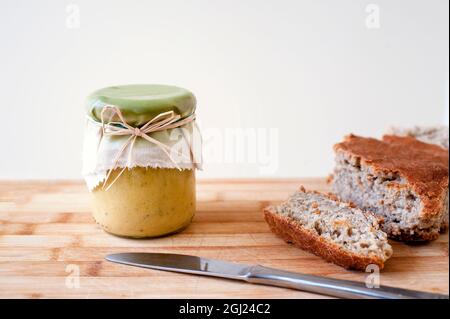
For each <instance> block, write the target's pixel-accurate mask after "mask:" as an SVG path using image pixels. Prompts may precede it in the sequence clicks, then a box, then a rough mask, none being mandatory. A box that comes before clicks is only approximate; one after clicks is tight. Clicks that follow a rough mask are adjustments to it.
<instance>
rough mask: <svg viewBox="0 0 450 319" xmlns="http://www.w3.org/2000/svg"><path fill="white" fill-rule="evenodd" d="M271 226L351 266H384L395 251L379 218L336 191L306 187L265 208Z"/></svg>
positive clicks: (306, 247)
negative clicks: (325, 191) (331, 193)
mask: <svg viewBox="0 0 450 319" xmlns="http://www.w3.org/2000/svg"><path fill="white" fill-rule="evenodd" d="M264 216H265V219H266V222H267V223H268V224H269V227H270V229H271V230H272V231H273V232H274V233H275V234H277V235H279V236H280V237H281V238H283V239H284V240H285V241H287V242H290V243H293V244H295V245H296V246H298V247H300V248H301V249H304V250H307V251H309V252H311V253H313V254H315V255H317V256H320V257H322V258H324V259H325V260H327V261H330V262H333V263H335V264H337V265H340V266H342V267H345V268H348V269H357V270H365V269H366V267H367V266H368V265H370V264H375V265H378V266H379V267H380V269H381V268H383V267H384V263H385V261H386V260H387V259H388V258H389V257H390V256H391V255H392V247H391V246H390V245H389V243H388V241H387V235H386V234H385V233H384V232H383V231H381V230H380V226H379V220H378V219H377V218H376V217H375V216H373V215H371V214H368V213H364V212H363V211H362V210H360V209H358V208H354V207H352V206H351V205H350V204H347V203H343V202H340V201H338V200H337V198H336V197H334V196H332V195H327V194H322V193H318V192H307V191H306V190H305V189H304V188H301V189H300V191H298V192H296V193H295V194H293V195H292V196H291V197H290V198H289V199H288V200H287V201H286V202H284V203H282V204H281V205H279V206H275V207H268V208H266V209H265V211H264Z"/></svg>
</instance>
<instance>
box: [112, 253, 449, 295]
mask: <svg viewBox="0 0 450 319" xmlns="http://www.w3.org/2000/svg"><path fill="white" fill-rule="evenodd" d="M106 260H108V261H111V262H115V263H119V264H125V265H130V266H136V267H143V268H150V269H157V270H165V271H173V272H181V273H188V274H195V275H203V276H213V277H222V278H227V279H235V280H242V281H246V282H249V283H254V284H262V285H270V286H277V287H284V288H291V289H297V290H303V291H307V292H312V293H316V294H322V295H328V296H333V297H340V298H377V299H412V298H414V299H418V298H420V299H449V296H448V295H441V294H436V293H429V292H424V291H416V290H409V289H402V288H395V287H388V286H381V287H377V288H372V287H368V286H367V285H366V284H365V283H362V282H356V281H349V280H340V279H334V278H327V277H320V276H314V275H307V274H300V273H294V272H289V271H284V270H279V269H273V268H268V267H263V266H259V265H243V264H236V263H230V262H225V261H220V260H212V259H205V258H201V257H196V256H188V255H177V254H163V253H122V254H113V255H108V256H106Z"/></svg>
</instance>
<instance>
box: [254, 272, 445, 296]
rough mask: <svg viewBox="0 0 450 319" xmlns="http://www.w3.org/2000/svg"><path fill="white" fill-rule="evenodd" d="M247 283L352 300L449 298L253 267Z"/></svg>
mask: <svg viewBox="0 0 450 319" xmlns="http://www.w3.org/2000/svg"><path fill="white" fill-rule="evenodd" d="M246 281H247V282H250V283H254V284H263V285H271V286H278V287H284V288H291V289H297V290H302V291H307V292H312V293H316V294H321V295H328V296H333V297H339V298H351V299H448V298H449V296H448V295H441V294H435V293H429V292H423V291H415V290H408V289H401V288H394V287H388V286H380V287H379V288H368V287H367V286H366V285H365V283H362V282H357V281H349V280H340V279H334V278H327V277H319V276H314V275H304V274H299V273H293V272H289V271H283V270H278V269H272V268H268V267H263V266H259V265H258V266H254V267H252V268H251V269H250V271H249V273H248V274H247V275H246Z"/></svg>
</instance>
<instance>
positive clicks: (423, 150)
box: [334, 135, 449, 241]
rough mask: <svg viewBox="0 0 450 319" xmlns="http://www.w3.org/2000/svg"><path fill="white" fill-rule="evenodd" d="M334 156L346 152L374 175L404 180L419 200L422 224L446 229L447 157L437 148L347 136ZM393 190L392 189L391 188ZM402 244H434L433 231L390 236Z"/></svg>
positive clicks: (410, 141)
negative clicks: (435, 222) (433, 223)
mask: <svg viewBox="0 0 450 319" xmlns="http://www.w3.org/2000/svg"><path fill="white" fill-rule="evenodd" d="M334 150H335V152H345V153H346V154H349V155H350V156H352V157H353V158H357V159H359V160H360V162H361V164H362V165H366V166H368V167H371V168H372V169H373V170H374V171H379V172H382V173H394V174H398V175H400V176H401V177H403V178H404V179H405V180H406V181H407V184H406V187H409V188H411V189H412V190H413V191H414V193H416V194H417V196H418V197H419V198H420V201H421V203H422V210H421V212H420V213H419V216H420V218H421V220H422V221H423V222H424V223H425V224H426V223H428V222H430V221H432V220H439V219H442V220H443V222H442V225H441V230H444V229H446V228H447V226H448V222H446V221H445V218H443V215H445V214H448V208H447V206H446V200H447V196H448V187H449V167H448V165H449V154H448V151H447V150H445V149H443V148H442V147H440V146H437V145H433V144H428V143H424V142H421V141H419V140H417V139H415V138H413V137H402V136H394V135H385V136H384V137H383V140H377V139H374V138H365V137H359V136H356V135H349V136H347V137H346V138H345V140H344V141H343V142H342V143H338V144H336V145H335V146H334ZM393 186H395V185H393ZM389 236H390V237H391V238H395V239H398V240H404V241H412V240H414V241H415V240H425V241H429V240H434V239H436V238H437V237H438V236H439V234H438V232H436V231H435V230H427V229H417V230H413V229H409V230H399V231H398V232H397V234H389Z"/></svg>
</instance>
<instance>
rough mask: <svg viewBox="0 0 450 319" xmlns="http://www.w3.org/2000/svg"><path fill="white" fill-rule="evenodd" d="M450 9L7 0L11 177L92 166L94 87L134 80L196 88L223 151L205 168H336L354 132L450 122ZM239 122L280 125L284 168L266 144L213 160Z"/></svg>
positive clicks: (5, 71)
mask: <svg viewBox="0 0 450 319" xmlns="http://www.w3.org/2000/svg"><path fill="white" fill-rule="evenodd" d="M448 9H449V8H448V1H447V0H421V1H419V0H416V1H411V0H378V1H375V0H372V1H362V0H340V1H336V0H303V1H300V0H265V1H261V0H227V1H224V0H190V1H186V0H148V1H145V0H141V1H139V0H116V1H111V0H96V1H88V0H72V1H61V0H53V1H51V0H41V1H32V0H29V1H23V0H1V1H0V41H1V42H0V43H1V44H0V46H1V47H0V61H1V69H0V86H1V90H0V101H1V103H0V116H1V118H2V121H1V129H2V132H1V134H0V146H1V148H0V149H1V151H0V152H1V156H0V158H1V159H0V178H2V179H12V178H21V179H28V178H58V179H65V178H80V177H81V176H80V170H81V144H82V134H83V121H84V113H83V112H84V105H83V103H84V99H85V97H86V96H87V95H88V94H89V93H90V92H91V91H93V90H95V89H98V88H101V87H104V86H109V85H116V84H127V83H167V84H174V85H179V86H183V87H186V88H189V89H191V90H192V91H193V92H194V93H195V94H196V96H197V98H198V118H199V121H200V125H201V127H202V128H203V130H204V131H205V133H207V136H205V142H206V144H207V145H206V146H207V148H208V150H207V154H206V155H207V156H206V157H207V158H206V160H207V161H208V162H210V163H209V164H207V165H206V166H205V170H204V171H203V172H202V173H201V174H200V176H202V177H272V176H278V177H298V176H322V175H326V174H327V173H328V172H329V170H330V169H331V168H332V163H333V159H332V151H331V146H332V144H333V143H335V142H337V141H338V140H340V139H341V137H342V136H343V135H345V134H347V133H350V132H354V133H357V134H361V135H374V136H380V135H381V134H382V132H383V131H384V130H385V129H386V128H387V127H388V126H390V125H391V124H396V125H402V126H408V125H414V124H423V125H432V124H440V123H442V122H444V121H446V120H445V114H448V111H446V110H448V104H447V103H448V88H447V87H448V58H449V51H448V45H449V43H448V36H449V35H448V27H449V21H448V19H449V16H448ZM377 18H379V19H377ZM227 128H228V130H226V129H227ZM237 128H241V129H250V131H251V130H252V129H253V130H254V131H255V132H257V131H256V130H255V129H256V128H266V130H262V131H263V132H269V131H268V128H274V129H276V130H275V131H274V132H276V133H277V134H278V139H277V141H278V142H277V143H272V144H271V147H272V149H271V151H270V152H271V155H274V154H275V155H276V157H273V156H272V157H269V158H270V159H271V161H272V164H274V165H273V167H275V169H273V170H270V171H269V172H267V171H266V172H263V170H261V165H262V164H263V165H266V164H269V163H268V162H265V161H266V160H267V158H265V157H264V158H257V160H256V162H254V161H253V160H251V159H250V160H248V159H246V158H244V159H243V160H242V161H233V160H231V161H228V162H226V163H224V160H220V156H216V157H219V159H213V157H214V154H216V155H217V152H220V150H218V149H217V148H216V149H214V147H212V148H211V146H214V145H216V146H217V145H222V144H223V143H225V142H223V139H224V137H225V136H227V134H228V133H229V132H232V131H233V129H237ZM227 132H228V133H227ZM221 136H222V137H223V138H222V144H221V142H220V141H218V139H221ZM225 152H226V151H225ZM273 161H276V163H273ZM211 162H213V163H211ZM263 173H264V174H263Z"/></svg>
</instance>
